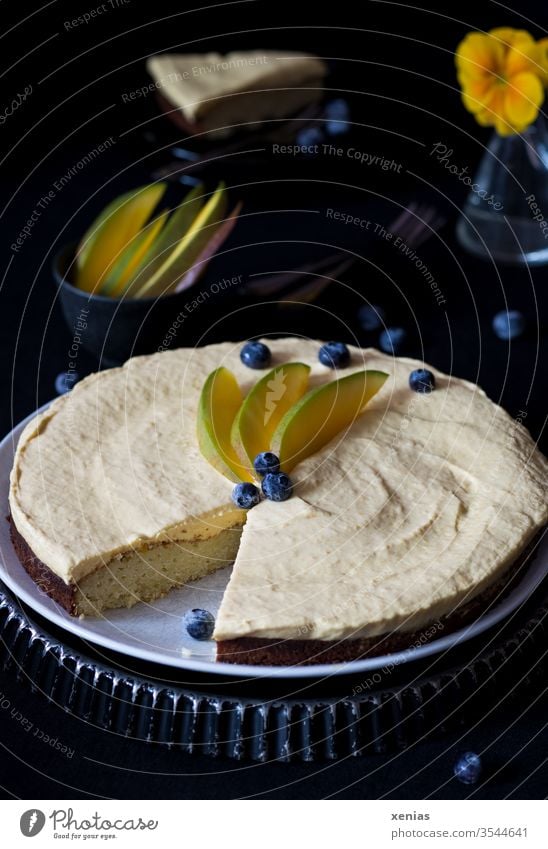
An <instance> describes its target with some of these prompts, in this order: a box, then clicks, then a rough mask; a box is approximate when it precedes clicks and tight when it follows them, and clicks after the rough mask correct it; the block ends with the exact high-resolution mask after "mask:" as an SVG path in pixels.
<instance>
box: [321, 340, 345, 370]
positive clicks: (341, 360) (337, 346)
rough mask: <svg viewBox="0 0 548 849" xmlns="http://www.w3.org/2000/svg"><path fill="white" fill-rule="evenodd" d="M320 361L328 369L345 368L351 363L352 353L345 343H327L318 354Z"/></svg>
mask: <svg viewBox="0 0 548 849" xmlns="http://www.w3.org/2000/svg"><path fill="white" fill-rule="evenodd" d="M318 359H319V361H320V362H321V364H322V365H324V366H328V368H344V367H345V366H347V365H348V363H349V362H350V351H349V350H348V348H347V347H346V345H345V344H344V342H326V343H325V345H322V347H321V348H320V350H319V352H318Z"/></svg>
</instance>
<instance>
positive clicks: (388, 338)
mask: <svg viewBox="0 0 548 849" xmlns="http://www.w3.org/2000/svg"><path fill="white" fill-rule="evenodd" d="M406 336H407V333H406V332H405V330H404V329H403V327H387V328H386V330H383V332H382V333H381V335H380V336H379V345H380V347H381V349H382V350H383V351H385V353H387V354H397V353H398V351H401V349H402V348H403V346H404V343H405V339H406Z"/></svg>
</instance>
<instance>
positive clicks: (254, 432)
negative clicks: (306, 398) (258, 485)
mask: <svg viewBox="0 0 548 849" xmlns="http://www.w3.org/2000/svg"><path fill="white" fill-rule="evenodd" d="M309 374H310V366H307V365H305V364H304V363H285V364H284V365H281V366H278V368H275V369H272V371H269V372H268V374H266V375H265V376H264V377H262V378H261V380H259V381H257V383H256V384H255V386H254V387H253V389H252V390H251V391H250V392H249V394H248V395H247V397H246V398H245V399H244V401H243V403H242V405H241V407H240V409H239V410H238V414H237V415H236V418H235V419H234V424H233V425H232V444H233V446H234V448H235V450H236V454H237V455H238V457H239V459H240V460H241V462H242V463H243V465H244V467H246V468H248V469H249V470H250V471H251V473H253V460H254V459H255V457H256V456H257V454H259V453H260V452H261V451H268V450H269V448H270V442H271V440H272V435H273V434H274V431H275V430H276V428H277V426H278V424H279V423H280V421H281V419H282V418H283V416H284V415H285V414H286V413H287V411H288V410H289V409H290V408H291V407H292V406H293V405H294V404H295V403H296V402H297V401H298V400H299V398H302V396H303V395H304V393H305V391H306V388H307V385H308V375H309Z"/></svg>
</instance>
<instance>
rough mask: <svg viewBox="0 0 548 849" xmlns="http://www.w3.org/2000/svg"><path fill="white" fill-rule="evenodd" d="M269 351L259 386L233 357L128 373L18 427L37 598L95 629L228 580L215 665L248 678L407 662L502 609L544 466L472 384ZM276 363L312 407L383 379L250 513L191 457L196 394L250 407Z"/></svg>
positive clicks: (20, 494) (159, 359) (353, 354)
mask: <svg viewBox="0 0 548 849" xmlns="http://www.w3.org/2000/svg"><path fill="white" fill-rule="evenodd" d="M267 344H268V346H269V348H270V350H271V353H272V362H271V363H270V364H269V366H268V367H267V368H265V369H264V370H263V371H261V370H257V369H255V368H249V367H248V366H247V365H246V364H245V363H244V362H242V360H241V358H240V352H241V343H223V344H218V345H210V346H207V347H204V348H197V349H184V348H181V349H177V350H174V351H165V352H162V353H158V354H154V355H151V356H145V357H136V358H134V359H132V360H129V361H128V362H127V363H126V364H125V365H124V366H123V367H122V368H117V369H112V370H109V371H104V372H100V373H98V374H94V375H91V376H90V377H88V378H86V379H85V380H83V381H82V382H81V383H79V384H77V385H76V386H75V388H74V389H73V390H72V391H71V392H70V393H69V394H67V395H64V396H62V397H60V398H58V399H57V400H56V401H54V402H53V403H52V404H51V405H50V407H49V408H48V409H47V410H46V411H45V412H43V413H41V414H39V415H37V416H36V417H35V418H34V419H33V420H32V421H31V422H30V423H29V424H28V425H27V426H26V428H25V430H24V431H23V433H22V435H21V438H20V440H19V444H18V447H17V452H16V457H15V462H14V466H13V470H12V474H11V486H10V509H11V525H12V539H13V543H14V546H15V549H16V552H17V554H18V556H19V559H20V561H21V563H22V565H23V566H24V568H25V569H26V570H27V572H28V573H29V574H30V575H31V577H32V578H33V579H34V580H35V582H36V583H37V584H38V585H39V586H40V587H41V589H42V590H44V591H45V592H46V593H47V594H48V595H50V596H51V597H52V598H54V599H55V600H56V601H57V602H58V603H59V604H60V605H61V606H62V607H63V608H64V609H65V610H66V611H67V612H68V613H70V614H72V615H76V616H81V615H85V616H98V615H101V613H102V611H104V610H106V609H109V608H116V607H130V606H132V605H134V604H136V603H138V602H151V601H153V600H154V599H156V598H159V597H160V596H162V595H164V594H165V593H166V592H168V591H169V590H170V589H172V588H174V587H181V586H183V585H184V584H186V583H188V582H190V581H194V580H196V579H198V578H200V577H202V576H204V575H206V574H207V573H209V572H211V571H213V570H216V569H218V568H220V567H221V566H226V565H227V564H230V563H234V566H233V570H232V574H231V578H230V581H229V584H228V587H227V589H226V592H225V594H224V597H223V599H222V602H221V606H220V609H219V612H218V615H217V619H216V625H215V632H214V639H215V640H216V641H217V656H218V658H219V659H222V660H224V661H229V662H240V663H261V664H291V663H317V662H331V661H341V660H342V661H344V660H350V659H353V658H357V657H362V656H364V655H365V654H367V653H370V654H373V653H385V652H387V651H390V650H393V649H405V648H409V647H411V646H412V645H414V644H415V643H416V641H417V640H421V641H424V640H427V639H430V638H432V637H433V636H440V634H441V633H444V632H448V631H449V630H451V629H454V628H455V627H458V626H459V625H460V624H462V623H463V622H465V621H469V620H470V618H472V617H475V616H477V615H478V614H479V613H480V612H481V611H483V610H484V609H485V608H486V607H487V606H488V605H489V604H492V603H493V602H494V601H495V600H496V599H497V598H499V597H500V595H501V594H502V593H504V592H505V591H506V590H507V588H508V586H509V585H510V582H511V581H512V580H513V578H514V576H515V575H516V574H518V573H519V570H520V567H521V566H522V565H523V564H524V562H525V560H526V559H527V557H528V555H529V552H530V550H531V548H532V546H533V543H534V540H535V538H536V537H537V536H538V533H539V532H540V530H541V529H542V527H543V526H544V525H545V523H546V520H547V514H548V510H547V504H546V480H547V475H546V472H547V462H546V460H545V458H544V457H543V456H542V454H541V453H540V452H539V451H538V450H537V448H536V446H535V443H534V441H533V440H532V438H531V437H530V435H529V433H528V432H527V431H526V430H525V428H524V427H523V426H522V425H521V424H519V423H518V422H516V421H514V420H513V419H512V418H511V417H510V416H509V415H508V414H507V413H506V412H505V411H504V410H502V409H501V408H500V407H499V406H497V405H496V404H494V403H493V402H492V401H490V400H489V399H488V398H487V397H486V395H485V394H484V392H483V391H482V390H481V389H480V388H479V387H478V386H476V385H475V384H473V383H469V382H467V381H464V380H461V379H458V378H456V377H453V376H448V375H445V374H442V373H440V372H439V371H437V370H436V369H434V368H432V367H430V366H427V367H426V368H428V369H429V373H430V374H431V375H432V381H433V382H432V385H431V386H429V387H427V388H428V389H429V390H432V391H420V390H421V388H422V389H424V387H421V386H420V385H419V386H417V385H414V384H413V380H411V383H410V375H411V373H412V372H414V371H415V370H417V369H424V368H425V366H424V363H422V362H418V361H415V360H410V359H403V358H394V357H391V356H387V355H385V354H382V353H380V352H378V351H376V350H374V349H359V348H353V347H350V348H349V351H350V361H349V363H344V364H341V365H340V366H339V367H338V368H337V369H333V368H330V367H329V366H328V365H324V364H323V363H322V362H320V360H319V358H318V351H319V349H320V346H321V344H322V343H320V342H317V341H311V340H303V339H299V338H284V339H276V340H270V341H268V342H267ZM289 363H301V364H304V365H305V366H307V367H309V382H308V388H309V389H310V390H314V389H315V388H319V387H321V386H322V385H323V384H327V383H329V382H331V381H333V380H334V379H335V378H340V377H342V376H344V375H351V374H353V373H358V372H363V370H364V369H365V370H368V373H369V372H373V371H375V372H384V373H385V374H386V375H387V378H386V380H385V382H384V385H382V387H381V388H380V389H379V391H377V392H376V394H375V395H374V396H373V397H372V398H371V400H369V401H368V403H367V405H366V406H365V407H364V409H363V411H361V412H360V414H359V415H358V416H356V417H355V418H354V419H353V421H352V422H351V424H350V425H349V426H348V427H346V428H344V429H342V430H341V432H340V433H337V435H335V436H334V438H332V439H331V441H329V442H328V443H327V444H325V445H324V446H323V447H321V448H320V449H319V450H316V451H314V453H312V454H310V456H306V457H304V459H300V461H299V462H298V463H297V464H296V465H295V467H294V468H293V469H292V470H291V478H292V480H293V484H294V486H293V494H292V496H291V497H290V498H288V499H287V500H284V501H280V502H277V501H273V500H270V499H268V498H264V499H261V500H260V501H259V503H258V504H256V506H253V508H252V509H249V510H243V509H241V508H240V507H238V506H236V504H235V503H234V501H233V500H232V492H233V488H234V480H230V479H229V477H225V475H224V474H222V473H221V471H219V470H218V469H217V468H215V467H214V465H212V464H211V463H210V462H208V460H207V458H206V457H205V456H204V454H203V453H202V450H203V446H201V445H200V439H199V437H198V435H197V428H198V424H199V416H200V409H199V408H200V398H201V396H202V391H203V387H204V383H205V382H206V381H207V379H208V376H209V375H211V374H212V372H214V371H215V370H216V369H219V368H221V367H224V368H225V369H228V370H230V372H231V373H232V374H233V375H234V377H235V378H236V381H237V382H238V384H239V386H240V387H241V390H242V393H243V395H244V396H246V395H247V394H248V393H249V392H250V391H251V389H252V387H254V386H255V385H256V383H257V380H259V379H260V378H261V376H262V375H263V374H266V373H267V372H268V370H269V369H273V368H279V369H280V370H281V369H283V367H284V366H285V365H286V364H289ZM417 388H418V389H419V391H416V390H417ZM310 426H311V423H310V421H308V422H307V427H308V428H309V429H310ZM317 426H318V428H320V427H321V422H318V425H317ZM181 597H182V599H183V601H184V594H183V595H182V596H181ZM184 612H185V611H184V609H182V610H181V614H183V613H184Z"/></svg>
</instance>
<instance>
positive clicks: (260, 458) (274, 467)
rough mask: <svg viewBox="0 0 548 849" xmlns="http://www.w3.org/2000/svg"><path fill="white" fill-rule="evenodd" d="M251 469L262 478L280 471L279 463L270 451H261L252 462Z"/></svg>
mask: <svg viewBox="0 0 548 849" xmlns="http://www.w3.org/2000/svg"><path fill="white" fill-rule="evenodd" d="M253 468H254V469H255V471H256V472H257V474H258V475H260V476H261V477H262V478H264V476H265V475H267V474H268V473H269V472H279V471H280V461H279V459H278V458H277V457H276V455H275V454H273V453H272V451H261V453H260V454H257V456H256V457H255V459H254V460H253Z"/></svg>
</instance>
